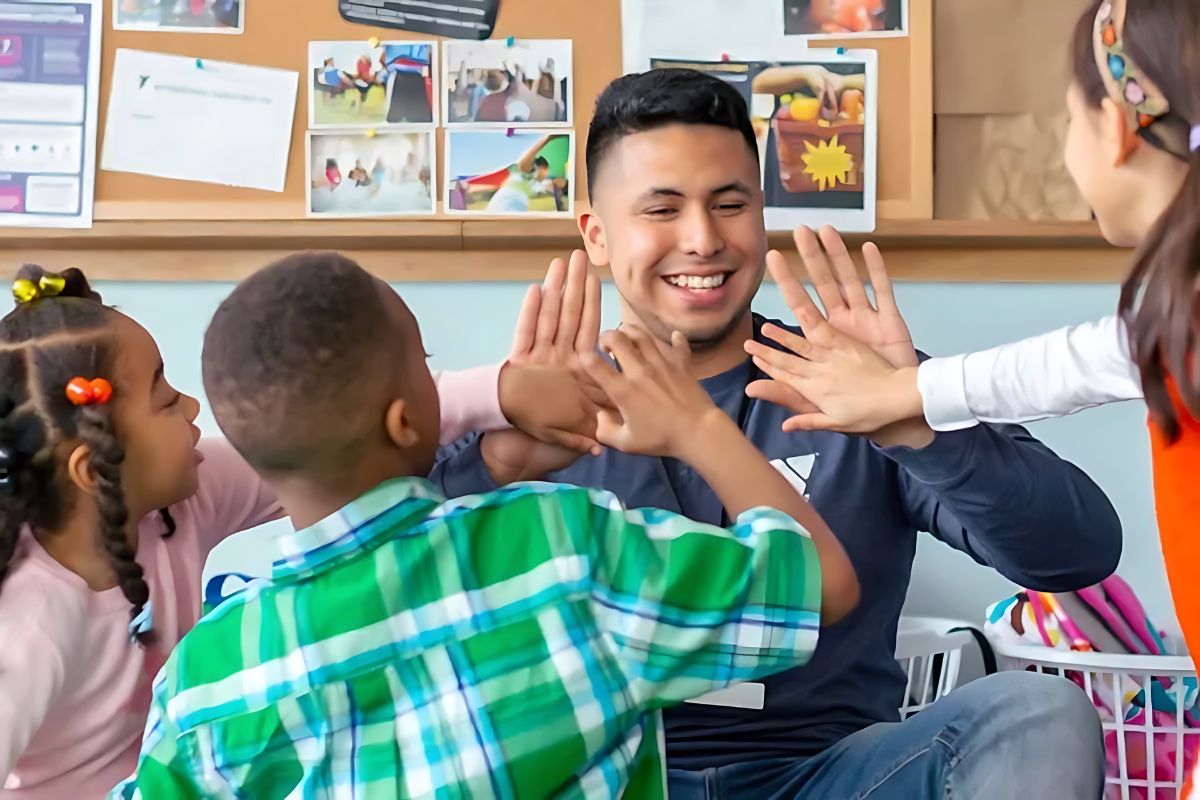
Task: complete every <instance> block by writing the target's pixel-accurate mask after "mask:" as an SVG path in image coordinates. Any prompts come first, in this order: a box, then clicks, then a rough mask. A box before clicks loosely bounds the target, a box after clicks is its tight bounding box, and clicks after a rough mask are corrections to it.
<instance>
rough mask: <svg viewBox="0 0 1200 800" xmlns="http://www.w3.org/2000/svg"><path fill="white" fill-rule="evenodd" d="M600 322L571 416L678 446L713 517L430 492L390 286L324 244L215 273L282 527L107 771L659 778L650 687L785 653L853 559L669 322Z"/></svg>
mask: <svg viewBox="0 0 1200 800" xmlns="http://www.w3.org/2000/svg"><path fill="white" fill-rule="evenodd" d="M597 324H598V323H597ZM585 333H586V332H585ZM586 338H587V337H586V336H583V337H581V339H580V340H579V341H584V340H586ZM381 342H392V343H396V347H395V348H381V347H380V346H379V345H380V343H381ZM603 346H604V349H605V350H606V351H608V352H610V353H612V355H613V356H614V358H615V359H616V360H617V362H619V363H620V365H621V371H620V372H618V371H617V370H616V369H614V368H613V367H612V366H611V365H610V364H608V363H607V362H605V361H603V360H601V359H600V358H599V356H597V355H595V353H594V351H593V350H592V349H591V347H590V346H588V347H585V348H584V349H585V351H586V352H584V354H583V355H582V356H581V359H582V361H583V362H584V364H583V366H584V368H585V369H586V371H587V374H588V375H589V376H590V378H591V379H592V380H594V381H595V382H596V384H598V385H599V387H600V389H601V390H603V392H604V393H606V394H607V396H608V398H609V399H610V401H611V404H612V408H611V410H606V411H604V412H602V413H601V414H600V415H599V418H598V420H597V424H596V429H595V431H594V435H595V438H596V440H597V441H599V442H600V443H601V444H603V445H605V446H609V447H617V448H620V449H622V450H625V451H628V452H635V453H647V454H656V455H661V456H665V457H672V458H679V459H681V460H684V461H685V462H687V463H688V464H690V465H691V466H693V467H694V468H695V469H696V471H697V472H698V473H699V474H700V475H701V476H702V477H703V478H704V479H705V480H707V481H708V482H709V483H710V484H711V485H712V486H713V487H714V489H715V490H716V491H717V493H718V494H719V495H720V496H721V499H722V501H723V502H724V503H725V506H726V508H727V509H728V511H729V514H730V516H731V518H736V520H737V522H736V524H735V525H734V526H733V527H732V528H730V529H729V530H722V529H720V528H714V527H712V526H708V525H703V524H700V523H696V522H693V521H691V520H688V519H686V518H683V517H680V516H678V515H675V514H671V513H668V512H664V511H658V510H654V509H643V510H638V511H627V510H625V509H624V508H622V506H621V504H620V503H619V501H618V500H617V499H616V497H614V496H613V495H611V494H609V493H607V492H600V491H596V490H591V489H587V488H581V487H573V486H560V485H554V484H545V483H543V484H514V485H512V486H510V487H508V488H505V489H503V490H500V491H498V492H494V493H492V494H488V495H480V496H473V497H466V498H461V499H459V500H455V501H451V502H447V501H446V500H445V499H444V498H442V497H440V496H438V495H437V493H436V492H435V490H434V489H433V487H432V485H431V484H429V483H427V482H426V481H425V480H424V479H423V478H420V477H416V476H423V475H425V474H427V472H428V471H429V469H430V468H431V467H432V465H433V462H434V454H435V450H436V447H437V439H438V427H439V426H438V402H437V396H436V390H435V388H434V384H433V381H432V378H431V376H430V374H429V369H428V367H427V366H426V363H425V360H426V356H425V353H424V351H423V349H422V344H421V336H420V332H419V330H418V328H417V323H416V320H415V319H414V318H413V316H412V314H411V313H410V312H409V310H408V308H407V307H406V306H405V305H404V303H403V301H401V299H400V298H399V296H397V295H396V293H395V292H394V291H392V290H391V289H390V288H389V287H388V286H387V285H386V284H385V283H383V282H381V281H378V280H376V279H374V278H372V277H371V276H369V275H368V274H367V273H366V272H364V271H363V270H362V269H361V268H360V267H358V266H357V265H356V264H354V263H353V262H352V261H349V260H348V259H346V258H344V257H341V256H338V255H336V254H298V255H294V256H290V257H288V258H285V259H283V260H282V261H280V262H278V263H276V264H275V265H273V266H271V267H268V268H267V269H265V270H263V271H261V272H259V273H258V274H256V275H255V276H253V277H251V278H250V279H249V280H247V281H245V282H244V283H243V284H242V285H241V286H239V287H238V288H237V289H236V290H235V291H234V292H233V294H232V295H231V296H230V297H229V298H228V299H227V300H226V301H225V302H224V303H223V304H222V305H221V307H220V309H218V311H217V314H216V316H215V318H214V319H213V322H212V324H211V326H210V327H209V330H208V333H207V335H206V337H205V346H204V383H205V389H206V391H207V393H208V396H209V399H210V401H211V403H212V406H213V412H214V414H215V415H216V418H217V421H218V423H219V424H220V426H221V429H222V430H223V431H224V433H225V434H226V436H228V438H229V440H230V442H231V443H232V444H233V445H234V447H236V448H237V449H238V451H239V452H240V453H241V454H242V455H243V456H244V457H245V458H246V460H247V461H248V462H249V463H250V464H251V465H252V466H253V467H254V468H255V469H256V470H257V471H258V472H259V473H260V474H261V475H262V477H263V478H264V480H266V481H267V482H268V483H269V484H270V485H271V487H272V488H273V489H274V490H275V492H276V493H277V495H278V497H279V499H280V501H281V503H282V504H283V506H284V507H285V508H287V509H288V510H289V512H290V513H291V516H292V521H293V523H294V525H295V527H296V532H294V533H290V534H287V535H285V536H283V537H281V539H280V541H279V546H280V549H281V551H282V553H283V557H282V558H281V559H280V560H279V561H277V562H276V564H275V566H274V570H273V576H272V580H271V581H270V582H269V583H268V584H265V585H263V586H258V587H255V588H253V589H251V590H249V591H247V592H244V593H242V594H241V595H239V596H237V597H235V598H233V599H231V600H229V601H227V602H226V603H224V604H223V605H222V606H220V607H218V608H217V610H216V611H215V612H213V613H212V614H210V615H209V616H207V617H205V618H204V619H202V620H201V621H200V622H199V624H198V625H197V626H196V627H195V629H193V630H192V631H191V632H190V633H189V634H188V635H187V636H186V637H185V638H184V639H183V641H182V642H181V643H180V644H179V646H178V648H177V649H176V650H175V652H174V653H173V654H172V656H171V658H170V660H169V661H168V663H167V665H166V666H165V667H164V668H163V671H162V672H161V673H160V675H159V677H158V679H157V680H156V682H155V687H154V702H153V706H152V709H151V713H150V719H149V722H148V724H147V729H146V736H145V741H144V743H143V749H142V755H141V758H140V760H139V766H138V772H137V774H136V775H134V776H133V777H132V778H130V779H129V780H128V781H126V783H124V784H122V786H120V787H118V788H117V789H115V790H114V792H113V796H115V797H125V798H133V797H143V798H152V799H153V800H159V798H170V797H230V798H233V797H255V798H271V797H278V798H282V797H284V796H288V797H300V796H303V797H314V798H316V797H320V798H325V797H328V798H334V797H337V798H343V797H345V798H351V797H352V798H399V797H405V798H407V797H439V798H478V797H503V798H516V797H520V798H537V797H550V796H556V797H557V796H567V797H587V798H591V797H615V796H626V797H651V798H660V797H663V796H664V795H665V780H664V776H665V773H664V764H663V752H662V747H661V742H660V734H661V731H660V729H659V720H658V716H659V715H658V714H657V713H656V712H657V711H658V710H659V709H661V708H662V707H664V706H666V705H670V704H672V703H678V702H681V701H683V700H687V699H689V698H692V697H696V696H698V695H700V694H703V693H705V692H708V691H711V690H713V689H716V688H720V687H723V686H726V685H728V684H730V683H734V682H738V681H745V680H752V679H755V678H759V677H761V676H763V675H765V674H768V673H771V672H776V671H779V670H783V669H787V668H789V667H792V666H795V665H797V664H800V663H803V662H804V661H806V660H807V659H808V658H809V656H810V655H811V654H812V651H813V648H814V646H815V644H816V640H817V628H818V626H819V624H820V623H821V622H826V623H827V622H830V621H833V620H836V619H838V618H840V617H842V616H844V615H845V614H846V613H848V612H849V610H850V609H851V608H852V607H853V605H854V604H855V603H856V602H857V588H858V587H857V582H856V580H855V577H854V575H853V571H852V569H851V567H850V565H849V562H848V561H847V559H846V555H845V553H844V552H843V551H842V549H841V547H840V545H839V544H838V543H837V540H836V539H835V538H834V537H833V535H832V534H831V533H830V532H829V530H828V529H827V528H826V527H825V525H824V523H823V522H822V521H821V520H820V518H819V517H818V516H817V515H816V513H815V512H814V511H813V510H812V509H811V508H810V507H809V506H808V504H807V503H806V502H805V501H804V500H802V499H801V498H800V497H799V496H798V495H797V494H796V493H795V491H794V490H793V489H792V488H791V487H790V486H789V485H788V484H787V482H786V481H785V480H784V479H783V478H782V477H781V476H780V475H779V474H778V473H777V472H776V471H775V470H774V469H773V468H772V467H771V466H770V465H769V464H768V463H767V461H766V460H765V459H764V458H763V457H762V456H761V455H760V454H759V453H758V451H757V450H756V449H755V448H754V446H753V445H751V444H750V443H749V442H748V441H747V440H746V439H745V438H744V437H743V436H742V435H741V432H740V431H739V430H738V429H737V427H736V426H735V425H734V423H733V422H732V421H731V420H730V419H729V418H728V416H727V415H725V414H724V412H722V411H720V410H719V409H718V408H717V407H715V406H714V405H713V404H712V402H711V401H710V400H709V398H708V396H707V394H706V393H705V392H704V391H703V390H702V389H701V388H700V386H699V385H698V384H697V383H696V382H695V381H694V380H692V379H691V378H690V377H688V375H687V373H686V370H685V367H684V365H685V364H686V358H687V349H686V348H687V345H686V343H684V341H683V339H682V337H679V336H677V337H676V342H675V344H674V348H673V350H672V351H671V352H669V353H661V352H660V351H659V349H658V348H657V347H656V346H655V345H654V344H653V343H652V341H651V340H650V339H649V338H648V337H647V336H645V335H644V334H642V333H640V332H638V331H635V330H634V331H628V332H626V333H611V334H606V335H605V337H604V341H603ZM775 509H778V510H775Z"/></svg>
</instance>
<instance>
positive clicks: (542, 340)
mask: <svg viewBox="0 0 1200 800" xmlns="http://www.w3.org/2000/svg"><path fill="white" fill-rule="evenodd" d="M566 278H567V265H566V263H565V262H564V261H563V260H562V259H561V258H556V259H554V260H553V261H551V262H550V269H548V270H547V271H546V280H544V281H542V310H541V313H539V314H538V324H537V342H536V344H537V345H541V346H546V345H550V344H553V343H554V334H555V333H556V332H557V331H558V310H559V309H560V308H561V307H562V291H563V282H564V281H565V280H566Z"/></svg>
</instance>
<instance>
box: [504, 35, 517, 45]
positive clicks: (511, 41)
mask: <svg viewBox="0 0 1200 800" xmlns="http://www.w3.org/2000/svg"><path fill="white" fill-rule="evenodd" d="M504 44H505V45H507V46H508V47H515V46H516V44H517V37H515V36H510V37H508V38H507V39H505V40H504Z"/></svg>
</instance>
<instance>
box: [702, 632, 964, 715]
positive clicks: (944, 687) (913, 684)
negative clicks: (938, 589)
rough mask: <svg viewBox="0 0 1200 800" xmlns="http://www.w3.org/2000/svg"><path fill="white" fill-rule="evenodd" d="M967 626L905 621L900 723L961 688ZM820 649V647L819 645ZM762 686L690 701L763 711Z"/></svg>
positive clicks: (899, 639) (899, 648)
mask: <svg viewBox="0 0 1200 800" xmlns="http://www.w3.org/2000/svg"><path fill="white" fill-rule="evenodd" d="M964 624H965V623H962V622H958V621H957V620H951V619H942V618H940V617H901V618H900V625H899V627H898V628H897V632H896V661H898V662H899V663H900V666H901V668H902V669H903V670H904V671H905V674H907V675H908V683H907V685H906V686H905V689H904V697H905V701H904V702H903V703H902V704H901V706H900V719H907V718H908V717H909V716H910V715H912V714H915V713H917V712H918V711H920V710H921V709H923V708H925V707H926V706H928V705H929V704H930V703H933V702H934V701H936V700H939V699H941V698H942V697H945V696H946V695H947V694H949V693H950V690H952V689H953V688H954V687H955V686H956V685H958V673H959V667H960V666H961V665H962V649H963V647H965V646H966V645H968V644H971V642H972V637H971V634H969V633H967V632H966V631H955V630H953V629H954V628H957V627H958V626H960V625H964ZM817 646H818V647H820V645H819V644H818V645H817ZM764 695H765V693H764V689H763V685H762V684H761V683H739V684H736V685H734V686H730V687H728V688H726V689H719V690H717V691H715V692H710V693H709V694H706V695H703V696H701V697H697V698H695V699H693V700H689V701H688V702H689V703H699V704H700V705H709V706H725V707H728V708H747V709H757V710H761V709H762V708H763V703H764Z"/></svg>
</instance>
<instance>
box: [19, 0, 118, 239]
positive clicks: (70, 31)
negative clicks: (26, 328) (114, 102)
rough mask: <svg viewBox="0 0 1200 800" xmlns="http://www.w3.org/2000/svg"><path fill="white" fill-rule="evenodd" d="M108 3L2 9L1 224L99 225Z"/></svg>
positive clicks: (69, 0)
mask: <svg viewBox="0 0 1200 800" xmlns="http://www.w3.org/2000/svg"><path fill="white" fill-rule="evenodd" d="M101 2H102V0H66V2H62V1H61V0H55V1H54V2H47V0H23V1H22V2H20V3H7V2H0V225H8V226H36V227H59V228H87V227H90V226H91V224H92V199H93V194H94V189H95V174H96V109H97V99H98V97H99V91H98V90H99V81H100V29H101V21H102V18H103V13H102V8H101V6H100V3H101Z"/></svg>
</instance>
